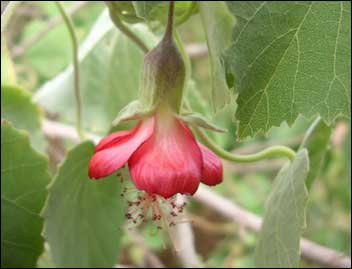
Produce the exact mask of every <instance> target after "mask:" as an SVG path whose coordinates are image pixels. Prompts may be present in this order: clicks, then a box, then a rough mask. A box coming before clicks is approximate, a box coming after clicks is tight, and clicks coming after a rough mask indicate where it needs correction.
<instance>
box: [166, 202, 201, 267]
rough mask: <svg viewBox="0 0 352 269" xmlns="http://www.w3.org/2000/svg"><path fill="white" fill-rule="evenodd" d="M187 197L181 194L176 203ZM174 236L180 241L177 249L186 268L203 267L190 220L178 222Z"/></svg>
mask: <svg viewBox="0 0 352 269" xmlns="http://www.w3.org/2000/svg"><path fill="white" fill-rule="evenodd" d="M185 201H186V199H185V198H184V197H183V196H181V195H179V196H177V199H176V203H178V204H183V203H184V202H185ZM172 232H173V233H174V235H173V237H175V239H176V240H177V241H178V244H179V245H178V250H177V251H176V253H177V255H178V257H179V258H180V260H181V262H182V265H183V267H184V268H202V265H201V262H200V260H199V258H198V256H197V252H196V248H195V244H194V234H193V230H192V226H191V224H190V223H189V222H182V223H178V224H177V225H176V226H175V227H174V229H173V231H172Z"/></svg>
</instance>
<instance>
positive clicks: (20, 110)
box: [1, 85, 45, 152]
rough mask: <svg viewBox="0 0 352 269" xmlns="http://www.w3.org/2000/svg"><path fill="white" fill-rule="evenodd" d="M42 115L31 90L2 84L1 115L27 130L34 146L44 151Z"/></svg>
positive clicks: (19, 127) (17, 126) (15, 125)
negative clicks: (33, 99)
mask: <svg viewBox="0 0 352 269" xmlns="http://www.w3.org/2000/svg"><path fill="white" fill-rule="evenodd" d="M41 116H42V115H41V113H40V110H39V107H38V106H37V105H36V104H34V103H33V101H32V95H31V93H30V92H28V91H25V90H23V89H21V88H19V87H16V86H9V85H3V86H1V117H2V118H4V119H6V120H8V121H10V122H11V123H12V124H13V125H14V127H16V128H18V129H24V130H26V131H27V132H28V133H29V137H30V140H31V143H32V145H33V147H34V148H35V149H36V150H38V151H41V152H43V151H44V146H45V143H44V141H45V140H44V136H43V133H42V131H41V126H40V121H41Z"/></svg>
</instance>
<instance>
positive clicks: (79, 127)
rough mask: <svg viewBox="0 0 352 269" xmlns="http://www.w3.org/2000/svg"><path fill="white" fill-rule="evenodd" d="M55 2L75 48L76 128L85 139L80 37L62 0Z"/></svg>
mask: <svg viewBox="0 0 352 269" xmlns="http://www.w3.org/2000/svg"><path fill="white" fill-rule="evenodd" d="M55 4H56V6H57V8H58V10H59V12H60V14H61V16H62V18H63V20H64V23H65V25H66V27H67V30H68V32H69V33H70V37H71V41H72V49H73V73H74V94H75V100H76V130H77V133H78V135H79V137H80V139H81V140H83V139H84V132H83V128H82V121H81V111H82V107H81V96H80V91H79V61H78V39H77V36H76V33H75V29H74V27H73V23H72V21H71V18H70V17H69V15H68V14H67V13H66V11H65V8H64V7H63V5H62V4H61V2H60V1H55Z"/></svg>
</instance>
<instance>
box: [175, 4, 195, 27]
mask: <svg viewBox="0 0 352 269" xmlns="http://www.w3.org/2000/svg"><path fill="white" fill-rule="evenodd" d="M196 4H197V1H192V3H191V6H190V7H189V8H188V10H187V11H186V12H185V13H184V14H183V15H182V17H179V18H178V19H177V20H176V22H175V24H176V25H177V26H178V25H181V24H182V23H184V22H185V21H187V20H188V18H189V17H191V15H192V14H193V11H194V9H195V8H196Z"/></svg>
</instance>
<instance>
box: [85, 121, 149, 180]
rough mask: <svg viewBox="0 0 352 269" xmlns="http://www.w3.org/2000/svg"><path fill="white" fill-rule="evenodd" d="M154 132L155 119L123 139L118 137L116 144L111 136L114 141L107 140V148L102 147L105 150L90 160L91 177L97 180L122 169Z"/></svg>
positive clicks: (138, 126)
mask: <svg viewBox="0 0 352 269" xmlns="http://www.w3.org/2000/svg"><path fill="white" fill-rule="evenodd" d="M153 130H154V118H149V119H147V120H145V121H143V122H140V123H139V124H138V125H137V126H136V127H135V128H134V129H133V130H132V131H131V132H130V133H129V134H127V135H125V136H123V137H120V136H117V135H116V136H117V137H116V141H114V143H112V141H113V136H111V137H110V138H112V140H111V141H110V142H109V141H108V140H107V141H108V142H107V143H105V146H106V147H104V146H102V148H103V149H101V150H99V151H97V152H95V153H94V155H93V157H92V158H91V159H90V162H89V170H88V174H89V177H90V178H95V179H98V178H101V177H106V176H108V175H110V174H112V173H113V172H114V171H116V170H117V169H119V168H121V167H122V166H123V165H124V164H125V163H126V162H127V161H128V159H129V158H130V156H131V155H132V154H133V152H135V151H136V149H137V148H138V147H139V146H140V145H141V144H142V143H143V142H144V141H146V140H147V139H148V138H149V137H150V136H151V134H152V133H153ZM119 138H120V139H119ZM101 143H102V142H101ZM107 145H109V147H107Z"/></svg>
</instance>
